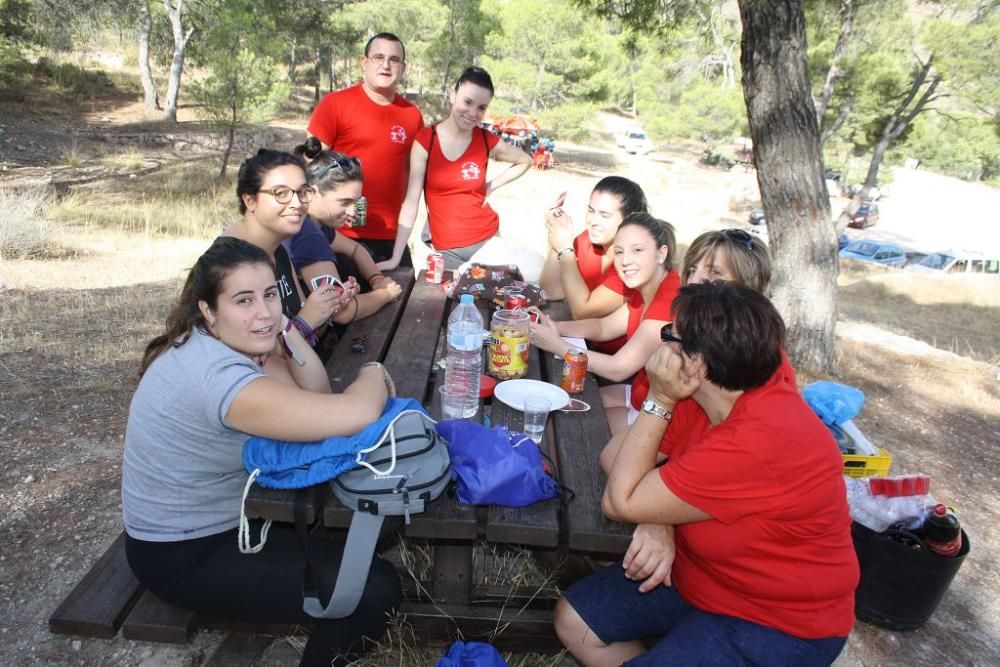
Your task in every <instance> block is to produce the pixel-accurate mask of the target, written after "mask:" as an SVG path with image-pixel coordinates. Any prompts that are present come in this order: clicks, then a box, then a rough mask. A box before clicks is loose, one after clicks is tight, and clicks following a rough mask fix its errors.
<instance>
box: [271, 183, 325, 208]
mask: <svg viewBox="0 0 1000 667" xmlns="http://www.w3.org/2000/svg"><path fill="white" fill-rule="evenodd" d="M257 192H266V193H267V194H269V195H271V196H272V197H274V201H276V202H278V203H279V204H287V203H289V202H290V201H292V195H295V196H296V197H298V198H299V201H300V202H302V203H303V204H308V203H309V201H310V200H311V199H312V198H313V197H314V196H316V188H314V187H312V186H311V185H303V186H302V187H301V188H299V189H298V190H292V189H291V188H289V187H287V186H284V185H276V186H274V187H273V188H271V189H270V190H258V191H257Z"/></svg>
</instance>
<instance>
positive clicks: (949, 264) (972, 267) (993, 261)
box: [906, 250, 1000, 276]
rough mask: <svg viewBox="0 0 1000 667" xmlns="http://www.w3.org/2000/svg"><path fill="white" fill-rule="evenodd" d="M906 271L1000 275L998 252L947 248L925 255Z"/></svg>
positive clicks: (999, 255)
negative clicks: (943, 250) (989, 252)
mask: <svg viewBox="0 0 1000 667" xmlns="http://www.w3.org/2000/svg"><path fill="white" fill-rule="evenodd" d="M906 270H907V271H918V272H922V273H930V272H935V273H937V272H940V273H988V274H992V275H995V276H996V275H1000V254H996V255H986V254H983V253H981V252H970V251H967V250H947V251H945V252H935V253H931V254H930V255H927V256H926V257H924V258H923V259H922V260H920V263H919V264H910V265H909V266H907V267H906Z"/></svg>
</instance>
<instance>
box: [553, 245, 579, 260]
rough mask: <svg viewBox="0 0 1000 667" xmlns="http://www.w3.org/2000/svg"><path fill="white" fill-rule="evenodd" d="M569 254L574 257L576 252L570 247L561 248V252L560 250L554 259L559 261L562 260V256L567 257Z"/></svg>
mask: <svg viewBox="0 0 1000 667" xmlns="http://www.w3.org/2000/svg"><path fill="white" fill-rule="evenodd" d="M569 253H573V254H574V255H575V254H576V250H574V249H573V248H572V247H568V248H563V249H562V250H560V251H559V252H557V253H556V259H557V260H560V259H562V258H563V255H567V254H569Z"/></svg>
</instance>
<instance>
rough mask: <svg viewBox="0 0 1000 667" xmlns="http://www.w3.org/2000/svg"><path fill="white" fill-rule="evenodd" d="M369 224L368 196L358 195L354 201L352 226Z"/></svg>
mask: <svg viewBox="0 0 1000 667" xmlns="http://www.w3.org/2000/svg"><path fill="white" fill-rule="evenodd" d="M367 224H368V198H367V197H358V198H357V199H356V200H355V201H354V222H352V223H351V227H364V226H365V225H367Z"/></svg>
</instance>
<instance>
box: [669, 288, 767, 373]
mask: <svg viewBox="0 0 1000 667" xmlns="http://www.w3.org/2000/svg"><path fill="white" fill-rule="evenodd" d="M673 307H674V318H675V319H674V333H675V334H676V335H677V336H679V337H680V339H681V344H680V345H681V349H682V350H684V352H685V353H687V354H688V355H692V354H701V357H702V359H704V361H705V366H706V367H707V369H708V371H707V374H706V377H707V378H708V379H709V380H710V381H711V382H713V383H714V384H716V385H717V386H719V387H722V388H723V389H728V390H730V391H745V390H747V389H753V388H754V387H760V386H761V385H763V384H764V383H766V382H767V381H768V380H769V379H771V376H772V375H774V374H775V372H776V371H777V370H778V367H779V366H780V365H781V351H782V350H783V349H784V347H785V323H784V321H783V320H782V319H781V315H779V314H778V311H777V309H776V308H775V307H774V305H773V304H772V303H771V302H770V301H769V300H768V298H767V297H766V296H764V295H763V294H761V293H760V292H758V291H757V290H755V289H753V288H752V287H749V286H747V285H743V284H741V283H737V282H725V281H721V280H719V281H714V282H707V283H700V284H697V285H686V286H684V287H682V288H681V290H680V292H679V293H678V295H677V298H675V299H674V306H673Z"/></svg>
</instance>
